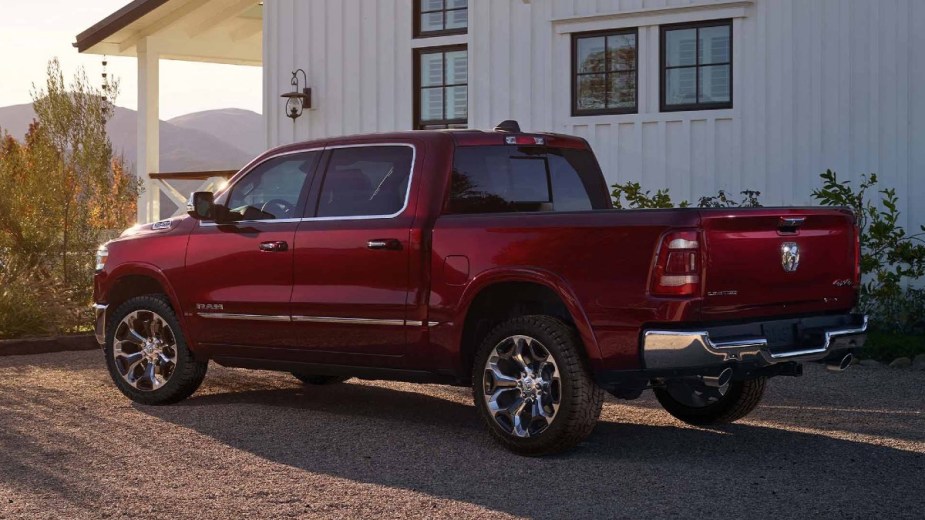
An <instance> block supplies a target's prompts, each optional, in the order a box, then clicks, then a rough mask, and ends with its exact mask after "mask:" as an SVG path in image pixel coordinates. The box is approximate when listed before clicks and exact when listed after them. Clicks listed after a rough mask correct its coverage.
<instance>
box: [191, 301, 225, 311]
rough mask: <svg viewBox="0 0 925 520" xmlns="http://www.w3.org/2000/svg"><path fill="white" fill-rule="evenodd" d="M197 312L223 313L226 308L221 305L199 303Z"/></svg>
mask: <svg viewBox="0 0 925 520" xmlns="http://www.w3.org/2000/svg"><path fill="white" fill-rule="evenodd" d="M196 310H197V311H223V310H225V306H224V305H222V304H221V303H197V304H196Z"/></svg>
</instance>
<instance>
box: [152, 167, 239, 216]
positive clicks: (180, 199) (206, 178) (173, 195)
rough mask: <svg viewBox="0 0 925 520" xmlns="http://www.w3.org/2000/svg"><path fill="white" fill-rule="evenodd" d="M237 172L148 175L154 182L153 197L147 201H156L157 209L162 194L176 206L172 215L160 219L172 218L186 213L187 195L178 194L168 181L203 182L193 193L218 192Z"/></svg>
mask: <svg viewBox="0 0 925 520" xmlns="http://www.w3.org/2000/svg"><path fill="white" fill-rule="evenodd" d="M236 173H238V170H208V171H198V172H158V173H149V174H148V177H149V178H150V179H151V180H152V181H155V182H154V183H153V184H154V188H155V190H156V192H155V193H153V194H152V195H153V197H149V198H148V200H149V201H151V200H154V201H156V204H157V207H158V208H160V202H159V201H160V193H161V192H163V193H164V194H165V195H167V197H168V198H169V199H170V200H171V201H173V203H174V204H176V205H177V211H175V212H174V213H173V215H164V214H161V215H160V218H166V217H172V216H175V215H179V214H182V213H185V212H186V202H187V200H188V199H189V194H188V193H187V194H186V195H184V194H182V193H180V191H179V190H177V189H176V188H174V187H173V186H171V185H170V183H169V182H168V181H203V183H202V184H201V185H200V186H199V187H198V188H196V189H195V190H193V191H218V190H219V189H221V188H222V187H223V186H222V185H223V184H224V182H225V181H226V180H228V179H230V178H231V177H232V176H234V174H236ZM149 203H150V202H149Z"/></svg>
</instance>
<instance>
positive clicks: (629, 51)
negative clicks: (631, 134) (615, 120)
mask: <svg viewBox="0 0 925 520" xmlns="http://www.w3.org/2000/svg"><path fill="white" fill-rule="evenodd" d="M636 42H637V31H636V29H630V30H620V31H606V32H594V33H580V34H574V35H572V115H576V116H584V115H595V114H629V113H635V112H636V111H637V104H636V100H637V96H636V80H637V78H638V76H637V73H636V71H637V66H638V58H637V53H636V48H637V47H636Z"/></svg>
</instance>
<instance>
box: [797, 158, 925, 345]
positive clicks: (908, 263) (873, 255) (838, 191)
mask: <svg viewBox="0 0 925 520" xmlns="http://www.w3.org/2000/svg"><path fill="white" fill-rule="evenodd" d="M821 177H822V181H823V186H822V188H821V189H817V190H814V191H813V198H814V199H816V200H818V201H819V203H820V204H822V205H823V206H847V207H849V208H851V209H852V210H853V211H854V214H855V216H856V217H857V219H858V227H859V228H860V229H861V273H862V275H863V283H862V284H861V302H860V308H861V310H862V311H864V312H867V313H868V314H870V315H871V317H872V321H873V324H874V325H875V326H876V327H880V328H883V329H887V330H892V331H896V332H908V331H910V330H912V329H915V328H917V327H919V326H920V325H921V320H922V319H923V316H925V314H923V311H925V295H923V292H922V291H919V290H910V289H907V288H906V284H907V283H908V282H909V281H912V280H915V279H917V278H921V277H922V276H925V226H920V229H921V232H919V233H915V234H908V233H907V232H906V229H905V228H904V227H903V226H900V225H899V224H898V222H899V217H900V211H899V210H898V209H897V205H898V197H897V196H896V190H895V189H893V188H884V189H880V190H876V187H877V182H878V181H877V175H876V174H874V173H872V174H870V175H869V176H868V175H864V176H863V177H862V180H861V183H860V184H859V185H858V186H857V189H855V188H854V187H853V186H852V185H851V181H841V182H839V180H838V175H837V174H836V173H835V172H833V171H832V170H827V171H826V172H825V173H823V174H822V176H821ZM873 190H876V191H875V193H876V194H877V196H876V199H878V200H873V199H874V198H875V197H872V196H871V193H870V192H871V191H873Z"/></svg>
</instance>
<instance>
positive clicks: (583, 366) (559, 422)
mask: <svg viewBox="0 0 925 520" xmlns="http://www.w3.org/2000/svg"><path fill="white" fill-rule="evenodd" d="M515 336H529V337H530V338H533V339H535V340H536V341H538V342H539V343H540V344H541V345H540V346H541V347H543V348H545V350H546V351H547V352H548V355H549V356H551V357H552V359H553V361H554V363H555V365H556V366H557V367H558V372H559V379H558V383H557V384H555V386H556V388H557V390H556V394H558V396H559V402H558V408H556V410H557V411H556V412H555V414H554V415H553V417H552V421H551V422H549V420H548V419H543V422H544V423H545V424H546V425H545V429H542V430H541V431H539V432H538V434H536V435H533V434H532V433H531V434H530V435H529V436H527V437H518V436H516V435H515V434H514V433H512V432H511V431H508V430H507V429H505V428H504V427H503V426H502V425H501V424H499V421H498V420H496V419H495V417H494V416H493V415H492V413H491V411H490V409H489V406H488V404H487V403H486V397H485V396H486V394H487V393H488V392H490V387H486V363H487V362H488V360H489V357H490V356H492V353H493V352H494V351H495V348H496V347H499V348H500V347H501V344H502V342H504V341H507V340H508V339H510V338H512V337H515ZM582 349H583V346H582V343H581V340H580V338H579V337H578V334H577V332H576V331H575V330H574V329H573V328H572V327H570V326H568V325H566V324H565V323H564V322H562V321H560V320H558V319H556V318H552V317H549V316H522V317H519V318H514V319H512V320H510V321H507V322H505V323H502V324H500V325H498V326H497V327H495V328H494V329H493V330H492V331H491V332H489V333H488V335H487V336H486V337H485V338H484V339H483V341H482V344H481V345H480V346H479V348H478V350H477V352H476V355H475V361H474V365H473V370H472V394H473V399H474V400H475V407H476V408H477V409H478V413H479V416H480V417H481V418H482V420H483V421H484V422H485V424H486V426H487V427H488V429H489V431H490V432H491V434H492V436H493V437H494V438H495V439H496V440H498V441H499V442H500V443H501V444H502V445H504V446H505V447H506V448H507V449H509V450H511V451H513V452H515V453H519V454H521V455H529V456H539V455H547V454H550V453H557V452H561V451H565V450H568V449H570V448H572V447H574V446H575V445H577V444H578V443H580V442H581V441H583V440H584V439H586V438H587V437H588V435H590V434H591V431H592V430H593V429H594V425H595V424H597V420H598V417H600V415H601V408H602V407H603V404H604V392H603V390H602V389H601V388H600V387H598V386H597V384H595V382H594V380H593V378H592V377H591V372H590V370H589V368H588V366H587V363H585V360H584V358H583V357H582ZM537 359H539V358H537ZM543 359H547V360H548V357H547V358H543ZM541 371H542V370H540V371H539V372H537V373H540V372H541ZM489 385H491V382H490V381H489ZM514 392H515V393H518V392H519V390H514ZM492 393H495V392H492ZM515 398H516V395H515ZM547 402H548V401H547ZM502 415H503V414H502ZM530 417H531V420H535V419H536V417H534V415H533V413H532V412H531V414H530ZM530 428H531V426H530V425H529V424H528V426H527V430H528V431H529V429H530Z"/></svg>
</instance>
